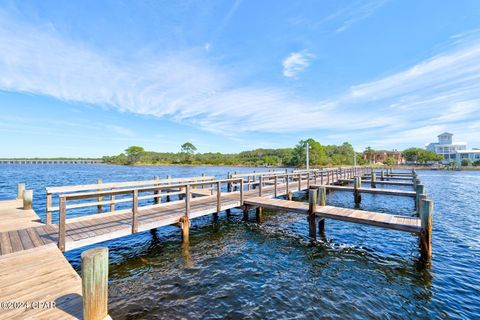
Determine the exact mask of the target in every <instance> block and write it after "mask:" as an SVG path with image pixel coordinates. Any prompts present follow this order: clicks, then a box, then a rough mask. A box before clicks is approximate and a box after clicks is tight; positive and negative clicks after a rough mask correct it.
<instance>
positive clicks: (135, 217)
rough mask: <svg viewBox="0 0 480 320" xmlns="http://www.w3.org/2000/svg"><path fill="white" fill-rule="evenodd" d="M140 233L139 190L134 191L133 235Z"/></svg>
mask: <svg viewBox="0 0 480 320" xmlns="http://www.w3.org/2000/svg"><path fill="white" fill-rule="evenodd" d="M137 231H138V190H137V189H135V190H133V203H132V233H137Z"/></svg>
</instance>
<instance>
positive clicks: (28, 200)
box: [22, 190, 33, 210]
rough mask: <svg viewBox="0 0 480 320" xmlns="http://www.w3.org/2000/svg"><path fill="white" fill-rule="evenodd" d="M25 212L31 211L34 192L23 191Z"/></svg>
mask: <svg viewBox="0 0 480 320" xmlns="http://www.w3.org/2000/svg"><path fill="white" fill-rule="evenodd" d="M22 198H23V210H31V209H32V202H33V190H23V195H22Z"/></svg>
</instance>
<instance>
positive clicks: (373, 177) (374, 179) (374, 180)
mask: <svg viewBox="0 0 480 320" xmlns="http://www.w3.org/2000/svg"><path fill="white" fill-rule="evenodd" d="M370 179H371V181H370V183H371V186H372V188H376V187H377V174H376V173H375V172H372V175H371V176H370Z"/></svg>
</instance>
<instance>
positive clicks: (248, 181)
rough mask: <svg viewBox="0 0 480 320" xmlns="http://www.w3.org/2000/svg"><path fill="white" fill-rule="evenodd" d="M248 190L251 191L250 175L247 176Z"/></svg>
mask: <svg viewBox="0 0 480 320" xmlns="http://www.w3.org/2000/svg"><path fill="white" fill-rule="evenodd" d="M247 178H248V180H247V191H250V176H248V177H247Z"/></svg>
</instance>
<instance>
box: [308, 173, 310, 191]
mask: <svg viewBox="0 0 480 320" xmlns="http://www.w3.org/2000/svg"><path fill="white" fill-rule="evenodd" d="M308 188H310V171H308V172H307V189H308Z"/></svg>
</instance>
